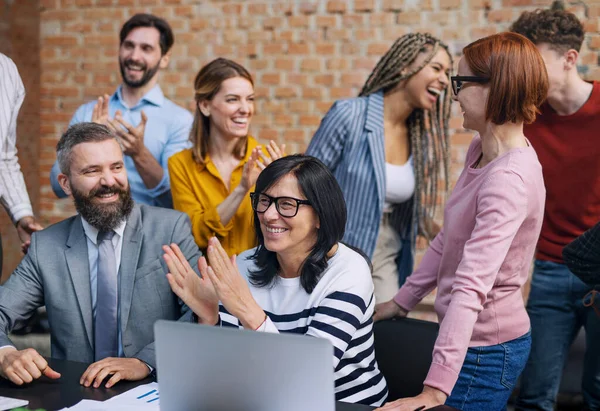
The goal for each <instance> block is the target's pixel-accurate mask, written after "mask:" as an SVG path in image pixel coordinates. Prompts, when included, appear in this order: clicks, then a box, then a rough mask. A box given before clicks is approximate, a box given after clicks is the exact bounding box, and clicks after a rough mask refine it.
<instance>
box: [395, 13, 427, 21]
mask: <svg viewBox="0 0 600 411" xmlns="http://www.w3.org/2000/svg"><path fill="white" fill-rule="evenodd" d="M396 23H398V24H421V13H419V12H417V11H406V12H404V13H398V17H397V19H396Z"/></svg>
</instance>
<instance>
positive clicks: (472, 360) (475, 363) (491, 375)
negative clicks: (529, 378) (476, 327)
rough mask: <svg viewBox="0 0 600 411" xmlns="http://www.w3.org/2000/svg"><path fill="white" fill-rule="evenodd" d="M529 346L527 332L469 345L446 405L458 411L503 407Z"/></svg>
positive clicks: (487, 409) (481, 410)
mask: <svg viewBox="0 0 600 411" xmlns="http://www.w3.org/2000/svg"><path fill="white" fill-rule="evenodd" d="M530 348H531V334H530V333H529V332H528V333H527V334H525V335H523V336H521V337H519V338H516V339H514V340H512V341H507V342H505V343H502V344H498V345H492V346H489V347H471V348H469V350H468V351H467V355H466V357H465V362H464V364H463V366H462V368H461V370H460V374H459V376H458V381H457V382H456V385H455V386H454V389H452V394H451V395H450V397H448V399H447V400H446V405H449V406H451V407H454V408H458V409H459V410H462V411H483V410H485V411H500V410H506V403H507V402H508V398H509V397H510V394H511V392H512V390H513V388H514V386H515V384H516V383H517V380H518V379H519V375H520V374H521V371H523V367H525V363H526V361H527V357H528V356H529V350H530Z"/></svg>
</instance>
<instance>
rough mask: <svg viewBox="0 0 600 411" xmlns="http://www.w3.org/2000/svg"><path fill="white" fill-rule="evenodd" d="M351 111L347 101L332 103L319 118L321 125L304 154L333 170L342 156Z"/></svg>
mask: <svg viewBox="0 0 600 411" xmlns="http://www.w3.org/2000/svg"><path fill="white" fill-rule="evenodd" d="M352 111H353V110H352V107H351V104H349V103H348V101H344V100H341V101H336V102H335V103H333V106H331V108H330V109H329V111H328V112H327V114H326V115H325V117H323V120H321V125H320V126H319V129H318V130H317V132H316V133H315V134H314V136H313V138H312V140H311V141H310V144H309V145H308V148H307V149H306V152H305V154H306V155H309V156H313V157H316V158H318V159H319V160H321V161H322V162H323V163H324V164H325V165H326V166H327V168H329V169H330V170H331V171H334V170H335V168H336V167H337V165H338V163H339V161H340V158H342V154H343V151H344V143H345V141H346V138H347V137H348V132H349V131H348V125H349V123H350V119H351V116H352Z"/></svg>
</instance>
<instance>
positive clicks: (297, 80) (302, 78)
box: [286, 73, 308, 86]
mask: <svg viewBox="0 0 600 411" xmlns="http://www.w3.org/2000/svg"><path fill="white" fill-rule="evenodd" d="M286 83H287V84H293V85H295V86H306V85H308V76H307V75H306V74H301V73H288V75H287V81H286Z"/></svg>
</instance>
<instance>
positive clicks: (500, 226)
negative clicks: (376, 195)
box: [375, 33, 548, 411]
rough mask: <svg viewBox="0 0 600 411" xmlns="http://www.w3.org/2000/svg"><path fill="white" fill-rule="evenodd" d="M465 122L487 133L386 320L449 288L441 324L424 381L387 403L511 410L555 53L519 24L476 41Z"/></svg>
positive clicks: (381, 312)
mask: <svg viewBox="0 0 600 411" xmlns="http://www.w3.org/2000/svg"><path fill="white" fill-rule="evenodd" d="M451 81H452V88H453V91H454V94H455V95H454V100H455V101H456V102H458V103H459V105H460V108H461V111H462V113H463V117H464V122H463V126H464V128H468V129H471V130H474V131H476V132H477V134H476V135H475V137H474V138H473V141H472V143H471V146H470V147H469V150H468V152H467V158H466V161H465V166H464V169H463V171H462V173H461V175H460V177H459V179H458V181H457V182H456V186H455V187H454V190H453V191H452V194H451V195H450V197H449V198H448V200H447V202H446V206H445V209H444V227H443V228H442V230H441V231H440V233H439V234H438V235H437V236H436V238H435V239H434V240H433V241H432V243H431V245H430V247H429V249H428V250H427V252H426V253H425V256H424V257H423V259H422V261H421V264H420V265H419V267H418V268H417V269H416V270H415V271H414V272H413V273H412V275H411V276H410V277H408V280H407V281H406V284H405V285H404V286H403V287H402V288H400V290H399V291H398V292H397V294H396V296H395V297H394V298H393V299H391V300H390V301H388V302H385V303H383V304H378V305H377V306H376V308H375V310H376V313H375V320H376V321H378V320H382V319H386V318H390V317H394V316H406V314H407V313H408V312H409V311H410V310H411V309H413V308H414V307H415V305H417V303H418V302H419V301H420V300H421V299H422V298H424V297H425V296H426V295H428V294H429V293H430V292H431V291H432V290H433V289H434V288H436V287H437V294H436V301H435V310H436V312H437V314H438V319H439V322H440V330H439V334H438V338H437V340H436V343H435V347H434V349H433V355H432V364H431V366H430V368H429V373H428V374H427V377H426V379H425V381H424V383H423V385H424V389H423V392H422V393H421V394H420V395H418V396H416V397H414V398H404V399H401V400H398V401H394V402H392V403H389V404H386V405H385V406H384V407H383V408H382V410H386V411H392V410H393V411H405V410H409V411H412V410H414V409H416V408H418V407H422V406H424V407H426V408H430V407H434V406H436V405H439V404H444V403H445V404H446V405H450V406H452V407H455V408H458V409H460V410H462V411H471V410H472V411H480V410H486V411H500V410H505V409H506V403H507V401H508V398H509V397H510V394H511V392H512V390H513V388H514V386H515V384H516V382H517V379H518V378H519V375H520V373H521V372H522V371H523V368H524V367H525V363H526V361H527V357H528V355H529V350H530V347H531V335H530V333H529V328H530V323H529V317H528V315H527V312H526V311H525V305H524V303H523V295H522V287H523V285H524V284H525V282H526V281H527V279H528V277H529V272H530V267H531V263H532V262H533V254H534V251H535V246H536V243H537V239H538V237H539V234H540V230H541V227H542V217H543V214H544V202H545V196H546V191H545V188H544V180H543V178H542V167H541V165H540V162H539V161H538V158H537V155H536V154H535V151H534V149H533V147H532V146H531V144H529V141H528V140H527V138H526V137H525V135H524V134H523V125H524V124H525V123H531V122H533V120H534V119H535V116H536V113H537V110H538V107H539V106H540V105H541V104H542V103H543V101H544V99H545V97H546V92H547V90H548V76H547V74H546V68H545V66H544V61H543V59H542V57H541V55H540V53H539V52H538V51H537V49H536V47H535V46H534V45H533V43H531V42H530V41H529V40H527V39H526V38H525V37H523V36H521V35H519V34H516V33H500V34H496V35H493V36H489V37H486V38H483V39H480V40H477V41H476V42H474V43H471V44H469V45H468V46H467V47H465V48H464V50H463V57H462V59H461V60H460V62H459V64H458V76H456V77H452V78H451Z"/></svg>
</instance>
